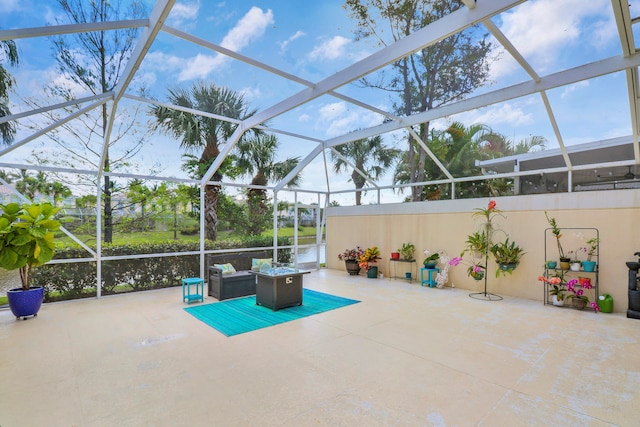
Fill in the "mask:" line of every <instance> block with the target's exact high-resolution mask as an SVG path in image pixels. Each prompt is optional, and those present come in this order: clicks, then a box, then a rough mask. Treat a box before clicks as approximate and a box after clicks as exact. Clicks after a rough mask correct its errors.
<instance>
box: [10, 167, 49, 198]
mask: <svg viewBox="0 0 640 427" xmlns="http://www.w3.org/2000/svg"><path fill="white" fill-rule="evenodd" d="M14 182H15V183H16V190H18V191H19V192H20V193H22V194H23V195H24V196H25V197H27V198H28V199H29V200H31V201H32V202H35V197H36V194H38V193H41V194H46V192H47V186H48V182H47V177H46V175H45V174H44V173H43V172H38V173H37V174H36V175H35V176H33V175H30V174H29V172H27V170H26V169H20V173H18V174H15V175H14Z"/></svg>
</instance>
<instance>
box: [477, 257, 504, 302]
mask: <svg viewBox="0 0 640 427" xmlns="http://www.w3.org/2000/svg"><path fill="white" fill-rule="evenodd" d="M488 246H489V245H487V250H488ZM487 250H485V252H484V291H483V292H473V293H470V294H469V296H470V297H471V298H473V299H479V300H483V301H500V300H502V297H501V296H500V295H497V294H492V293H491V292H487V278H488V277H489V269H488V263H489V262H488V261H489V254H488V252H487Z"/></svg>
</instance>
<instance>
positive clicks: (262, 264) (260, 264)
mask: <svg viewBox="0 0 640 427" xmlns="http://www.w3.org/2000/svg"><path fill="white" fill-rule="evenodd" d="M263 268H271V258H253V259H251V270H253V271H260V270H262V269H263Z"/></svg>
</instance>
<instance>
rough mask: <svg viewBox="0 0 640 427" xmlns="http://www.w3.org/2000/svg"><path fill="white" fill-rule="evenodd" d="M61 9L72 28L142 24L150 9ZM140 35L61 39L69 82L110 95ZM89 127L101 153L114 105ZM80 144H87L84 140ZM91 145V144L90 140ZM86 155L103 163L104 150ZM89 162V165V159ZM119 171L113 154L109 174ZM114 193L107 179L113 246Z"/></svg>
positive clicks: (69, 0)
mask: <svg viewBox="0 0 640 427" xmlns="http://www.w3.org/2000/svg"><path fill="white" fill-rule="evenodd" d="M123 3H125V4H123ZM58 5H59V6H60V9H61V10H62V13H63V14H64V16H65V17H66V21H67V22H69V23H72V24H86V23H92V22H108V21H118V20H123V19H137V18H143V17H144V16H145V15H146V12H145V6H144V3H143V2H142V1H141V0H130V1H127V2H123V1H121V0H111V1H110V0H92V1H90V2H87V1H84V0H58ZM61 23H66V22H61ZM139 31H140V30H139V29H137V28H124V29H118V30H109V31H94V32H78V33H74V34H72V35H69V36H66V37H65V36H60V37H56V38H54V40H53V43H54V49H55V58H56V61H57V63H58V68H59V69H60V72H61V73H62V74H63V75H64V76H65V77H66V78H68V79H70V80H71V81H73V82H74V83H76V84H77V85H79V86H81V87H83V88H85V89H87V90H89V91H90V92H91V93H93V94H99V93H105V92H109V91H111V90H113V89H114V88H115V86H116V85H117V84H118V81H119V80H120V78H121V77H122V73H123V71H124V68H125V66H126V64H127V61H128V60H129V58H130V57H131V53H132V51H133V49H134V47H135V43H136V41H137V36H138V33H139ZM52 92H54V93H56V94H58V95H59V96H61V97H63V98H70V99H71V98H73V97H74V95H73V94H71V93H70V91H69V90H68V89H67V88H64V87H58V88H53V89H52ZM134 122H135V118H133V119H131V118H130V119H129V122H128V124H126V123H125V124H122V125H121V128H122V130H121V132H122V133H126V129H127V128H129V129H130V128H131V127H132V126H133V123H134ZM86 126H87V127H88V129H89V135H95V134H98V136H99V139H100V140H99V141H98V142H99V144H100V147H101V145H102V143H104V137H105V133H106V128H107V126H108V105H107V104H103V105H102V106H101V108H100V115H99V117H97V118H96V119H95V123H87V124H86ZM72 134H73V132H72ZM80 139H81V140H82V138H80ZM114 139H115V140H117V139H118V138H117V137H114V138H112V141H110V142H111V144H110V146H111V145H113V142H114ZM86 140H89V138H88V136H87V138H86ZM144 140H145V139H144V138H143V137H140V138H138V142H137V145H134V147H133V148H130V149H128V150H125V153H126V154H125V156H127V157H129V156H131V155H132V154H133V153H135V152H137V151H138V150H139V147H140V146H141V145H142V143H143V142H144ZM135 147H137V148H135ZM109 148H110V147H109ZM85 149H86V150H87V151H88V152H89V154H90V155H93V156H94V157H95V156H96V155H97V157H98V158H100V154H101V152H102V150H101V149H100V148H96V147H95V146H94V147H91V146H85ZM71 151H72V150H71ZM81 156H82V154H81ZM84 160H88V159H87V158H85V159H84ZM120 160H122V159H120ZM94 162H95V159H94ZM98 166H99V165H97V164H96V165H95V167H98ZM113 166H114V162H113V159H112V158H111V157H110V151H109V149H108V150H107V154H106V157H105V161H104V171H105V172H109V171H111V170H112V168H113ZM113 189H114V186H113V184H112V182H111V178H110V177H109V176H107V175H105V176H104V182H103V188H102V191H103V195H104V199H103V211H104V215H103V220H104V233H103V239H104V241H105V242H108V243H109V242H111V241H112V239H113V206H112V192H113Z"/></svg>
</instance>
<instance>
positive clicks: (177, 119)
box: [151, 82, 255, 240]
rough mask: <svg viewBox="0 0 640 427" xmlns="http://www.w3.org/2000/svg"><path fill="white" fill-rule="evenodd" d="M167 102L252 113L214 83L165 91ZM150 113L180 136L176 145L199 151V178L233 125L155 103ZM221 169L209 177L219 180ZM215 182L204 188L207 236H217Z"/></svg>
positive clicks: (242, 101)
mask: <svg viewBox="0 0 640 427" xmlns="http://www.w3.org/2000/svg"><path fill="white" fill-rule="evenodd" d="M168 99H169V102H170V103H172V104H175V105H178V106H181V107H186V108H191V109H195V110H200V111H205V112H207V113H213V114H216V115H220V116H225V117H229V118H232V119H239V120H244V119H246V118H247V117H249V116H251V115H253V114H254V113H255V111H249V109H248V104H247V102H246V101H245V99H244V97H243V96H242V95H240V94H239V93H237V92H234V91H232V90H230V89H228V88H220V87H217V86H216V85H215V84H213V83H211V84H207V83H204V82H201V83H195V84H194V85H193V86H192V87H191V89H190V90H187V89H184V88H177V89H171V90H169V96H168ZM151 114H153V115H154V116H155V117H156V120H157V125H158V126H159V127H160V128H161V129H162V130H164V131H165V132H166V133H168V134H170V135H173V136H175V137H176V138H181V141H180V146H181V147H182V148H184V149H185V150H186V151H191V152H197V151H199V150H201V153H200V157H199V158H198V160H197V162H198V166H199V167H198V168H197V170H196V173H197V174H198V176H197V178H202V176H203V174H204V171H206V170H207V168H208V167H209V166H210V165H211V163H212V162H213V161H214V160H215V158H216V157H218V155H219V154H220V146H221V145H222V144H224V143H225V142H226V140H227V139H228V138H229V137H230V136H231V135H232V134H233V131H234V130H235V128H236V124H234V123H231V122H228V121H224V120H220V119H215V118H211V117H205V116H199V115H196V114H190V113H185V112H183V111H178V110H174V109H171V108H167V107H162V106H155V107H153V108H152V109H151ZM223 173H224V168H222V169H221V170H217V171H216V172H215V173H214V175H213V177H212V179H213V181H220V180H221V179H222V176H223ZM219 192H220V186H219V185H207V186H206V187H205V207H204V213H205V235H206V238H207V239H210V240H215V239H216V238H217V229H216V228H217V224H218V216H217V212H216V207H217V204H218V193H219Z"/></svg>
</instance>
